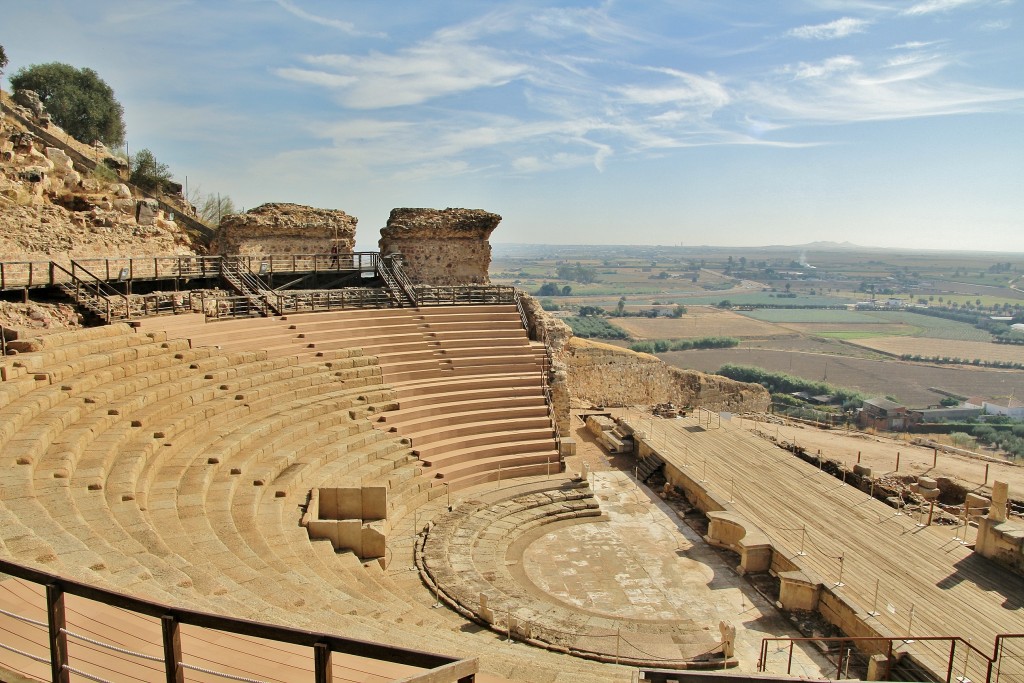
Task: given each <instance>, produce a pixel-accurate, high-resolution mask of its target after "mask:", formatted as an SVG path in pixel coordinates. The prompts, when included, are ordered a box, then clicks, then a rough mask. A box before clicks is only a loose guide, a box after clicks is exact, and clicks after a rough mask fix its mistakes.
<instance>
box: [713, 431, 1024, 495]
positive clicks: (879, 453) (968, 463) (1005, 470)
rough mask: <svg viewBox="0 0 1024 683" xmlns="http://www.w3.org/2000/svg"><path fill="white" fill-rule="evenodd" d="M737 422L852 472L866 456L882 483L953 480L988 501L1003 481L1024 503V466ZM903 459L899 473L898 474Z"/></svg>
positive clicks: (848, 435) (849, 435)
mask: <svg viewBox="0 0 1024 683" xmlns="http://www.w3.org/2000/svg"><path fill="white" fill-rule="evenodd" d="M733 420H735V421H736V422H737V423H739V424H740V425H741V426H742V427H743V428H744V429H748V430H754V429H759V430H760V431H762V432H766V433H768V434H771V435H776V434H777V435H778V437H779V438H781V439H785V440H786V441H789V442H793V441H795V442H796V443H797V444H798V445H800V446H802V447H804V448H805V449H807V451H808V452H811V453H817V452H819V451H820V452H821V454H822V455H823V456H825V457H826V458H829V459H832V460H839V461H841V462H843V463H845V464H846V465H847V466H851V465H853V464H855V463H856V462H857V458H858V454H860V463H861V464H862V465H866V466H868V467H870V468H871V470H872V474H873V475H874V476H876V477H877V476H879V475H886V474H901V475H902V474H906V475H911V474H912V475H922V474H923V475H925V476H928V477H948V478H950V479H953V480H955V481H956V482H957V483H959V484H960V485H962V486H963V487H965V488H966V489H967V490H968V491H975V492H978V493H981V494H985V495H987V494H988V493H990V492H991V485H992V482H993V481H995V480H999V481H1005V482H1007V483H1008V484H1009V485H1010V496H1011V497H1013V498H1016V499H1020V498H1022V497H1024V466H1020V465H1015V464H1013V463H986V462H985V461H983V460H978V459H973V458H969V457H966V456H961V455H954V454H952V453H942V452H941V451H940V452H939V453H938V454H937V455H936V454H935V453H934V451H933V450H932V449H931V448H924V447H922V446H915V445H913V444H911V443H909V442H908V441H904V440H902V439H893V438H890V437H887V436H878V435H871V434H865V433H861V432H844V431H840V430H824V429H818V428H816V427H810V426H806V425H800V424H794V423H789V424H783V425H777V424H771V423H767V422H756V421H755V420H752V419H750V418H741V417H739V416H736V417H734V418H733ZM897 454H899V470H897V469H896V456H897ZM933 463H934V464H933ZM986 469H987V470H988V479H987V481H986V478H985V474H986Z"/></svg>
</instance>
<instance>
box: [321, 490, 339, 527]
mask: <svg viewBox="0 0 1024 683" xmlns="http://www.w3.org/2000/svg"><path fill="white" fill-rule="evenodd" d="M318 491H319V492H320V495H319V499H320V509H319V510H318V514H317V519H338V490H337V489H335V488H323V489H318Z"/></svg>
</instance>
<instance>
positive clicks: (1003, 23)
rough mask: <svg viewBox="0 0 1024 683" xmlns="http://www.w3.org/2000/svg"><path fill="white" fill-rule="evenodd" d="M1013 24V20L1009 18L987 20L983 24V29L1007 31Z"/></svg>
mask: <svg viewBox="0 0 1024 683" xmlns="http://www.w3.org/2000/svg"><path fill="white" fill-rule="evenodd" d="M1011 26H1013V22H1012V21H1010V20H1009V19H996V20H993V21H986V22H985V23H984V24H982V25H981V30H982V31H1005V30H1006V29H1008V28H1010V27H1011Z"/></svg>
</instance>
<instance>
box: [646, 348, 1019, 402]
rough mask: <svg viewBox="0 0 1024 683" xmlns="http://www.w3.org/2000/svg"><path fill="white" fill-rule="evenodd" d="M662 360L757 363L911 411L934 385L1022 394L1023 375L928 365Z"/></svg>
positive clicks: (812, 358)
mask: <svg viewBox="0 0 1024 683" xmlns="http://www.w3.org/2000/svg"><path fill="white" fill-rule="evenodd" d="M659 357H660V358H663V359H665V361H667V362H669V363H671V364H673V365H676V366H678V367H681V368H693V369H696V370H703V371H705V372H714V371H716V370H717V369H718V368H720V367H721V366H722V365H725V364H726V363H734V364H736V365H755V366H758V367H762V368H764V369H766V370H771V371H774V372H785V373H789V374H792V375H798V376H800V377H804V378H806V379H811V380H819V381H820V380H824V381H827V382H829V383H831V384H835V385H838V386H843V387H848V388H850V389H856V390H858V391H861V392H863V393H865V394H867V395H869V396H894V397H895V398H896V399H897V400H898V401H900V402H902V403H905V404H907V405H909V406H913V407H925V406H929V405H935V404H937V403H938V402H939V400H940V399H941V398H942V394H940V393H937V392H935V391H932V390H931V389H929V387H936V388H939V389H943V390H945V391H949V392H952V393H954V394H959V395H963V396H1008V395H1010V394H1012V395H1014V396H1024V372H1021V371H1020V370H989V369H983V368H975V367H963V366H956V365H942V366H937V365H927V364H924V363H905V362H899V361H893V360H871V359H867V358H854V357H849V356H833V355H825V354H817V353H794V352H790V351H772V350H766V349H753V348H738V349H707V350H703V351H671V352H669V353H663V354H659Z"/></svg>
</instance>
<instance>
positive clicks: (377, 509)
mask: <svg viewBox="0 0 1024 683" xmlns="http://www.w3.org/2000/svg"><path fill="white" fill-rule="evenodd" d="M360 516H361V517H362V519H363V520H364V521H370V520H375V519H386V518H387V516H388V490H387V487H384V486H365V487H363V496H362V512H361V515H360Z"/></svg>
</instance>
